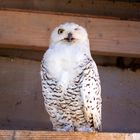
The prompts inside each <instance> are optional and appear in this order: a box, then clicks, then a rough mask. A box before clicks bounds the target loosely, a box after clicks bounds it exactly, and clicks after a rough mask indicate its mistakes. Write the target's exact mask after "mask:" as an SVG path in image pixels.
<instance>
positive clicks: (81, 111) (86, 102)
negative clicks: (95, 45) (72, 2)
mask: <svg viewBox="0 0 140 140" xmlns="http://www.w3.org/2000/svg"><path fill="white" fill-rule="evenodd" d="M41 79H42V94H43V97H44V104H45V108H46V110H47V112H48V114H49V116H50V120H51V122H52V124H53V129H54V130H56V131H95V130H98V131H99V130H101V107H102V99H101V85H100V79H99V74H98V70H97V66H96V64H95V62H94V60H93V59H92V57H91V54H90V47H89V40H88V34H87V32H86V30H85V29H84V28H83V27H81V26H79V25H77V24H75V23H64V24H61V25H60V26H58V27H56V28H55V29H54V30H53V32H52V34H51V38H50V44H49V49H48V50H47V51H46V52H45V54H44V56H43V59H42V64H41Z"/></svg>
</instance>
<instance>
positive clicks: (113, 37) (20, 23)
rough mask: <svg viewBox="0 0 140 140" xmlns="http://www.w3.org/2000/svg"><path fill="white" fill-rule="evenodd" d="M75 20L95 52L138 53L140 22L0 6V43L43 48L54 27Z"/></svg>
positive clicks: (19, 46) (4, 45) (138, 55)
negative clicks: (84, 29) (4, 8)
mask: <svg viewBox="0 0 140 140" xmlns="http://www.w3.org/2000/svg"><path fill="white" fill-rule="evenodd" d="M63 22H76V23H78V24H80V25H82V26H84V27H85V28H86V29H87V31H88V34H89V38H90V44H91V51H92V53H93V54H98V55H111V56H128V57H140V22H138V21H124V20H116V19H104V18H96V17H88V16H85V17H83V16H80V15H73V14H56V13H48V12H47V13H46V12H43V13H41V12H29V11H28V12H27V11H26V12H25V11H24V12H23V11H9V10H0V47H4V48H19V49H33V50H45V49H47V47H48V44H49V36H50V33H51V31H52V30H53V28H54V27H56V26H57V25H58V24H60V23H63Z"/></svg>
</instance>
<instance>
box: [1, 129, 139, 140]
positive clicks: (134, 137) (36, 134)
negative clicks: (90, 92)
mask: <svg viewBox="0 0 140 140" xmlns="http://www.w3.org/2000/svg"><path fill="white" fill-rule="evenodd" d="M139 138H140V134H139V133H137V134H135V133H87V132H84V133H82V132H52V131H27V130H1V131H0V139H1V140H25V139H26V140H139Z"/></svg>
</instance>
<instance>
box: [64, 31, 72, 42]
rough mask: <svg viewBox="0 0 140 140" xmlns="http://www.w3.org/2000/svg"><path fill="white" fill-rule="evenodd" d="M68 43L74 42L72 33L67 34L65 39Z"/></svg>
mask: <svg viewBox="0 0 140 140" xmlns="http://www.w3.org/2000/svg"><path fill="white" fill-rule="evenodd" d="M65 40H67V41H68V42H72V41H73V40H74V38H73V35H72V33H68V36H67V38H65Z"/></svg>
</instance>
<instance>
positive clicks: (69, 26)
mask: <svg viewBox="0 0 140 140" xmlns="http://www.w3.org/2000/svg"><path fill="white" fill-rule="evenodd" d="M85 41H88V34H87V31H86V30H85V29H84V28H83V27H81V26H79V25H78V24H75V23H64V24H61V25H60V26H58V27H56V28H55V29H54V30H53V32H52V34H51V39H50V42H51V43H53V44H57V43H63V44H74V43H79V42H85Z"/></svg>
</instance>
